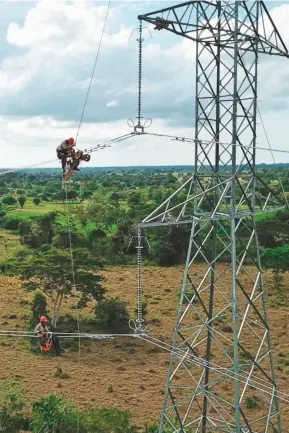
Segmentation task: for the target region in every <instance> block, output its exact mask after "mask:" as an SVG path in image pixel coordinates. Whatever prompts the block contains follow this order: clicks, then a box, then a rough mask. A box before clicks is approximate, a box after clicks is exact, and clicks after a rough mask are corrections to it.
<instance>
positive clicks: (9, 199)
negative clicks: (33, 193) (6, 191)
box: [2, 195, 17, 206]
mask: <svg viewBox="0 0 289 433" xmlns="http://www.w3.org/2000/svg"><path fill="white" fill-rule="evenodd" d="M2 203H3V204H6V205H7V206H12V205H13V204H16V203H17V200H16V198H14V197H12V196H11V195H6V197H3V198H2Z"/></svg>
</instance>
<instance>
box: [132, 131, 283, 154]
mask: <svg viewBox="0 0 289 433" xmlns="http://www.w3.org/2000/svg"><path fill="white" fill-rule="evenodd" d="M139 135H152V136H154V137H165V138H171V139H173V140H176V141H180V142H188V143H194V142H197V143H201V144H207V145H210V144H212V143H215V144H220V145H223V146H232V145H233V144H234V145H235V146H237V147H241V148H244V149H257V150H266V151H267V152H279V153H289V150H284V149H272V148H271V149H268V147H259V146H244V145H243V144H239V143H228V142H222V141H217V140H202V139H200V138H189V137H181V136H177V135H169V134H158V133H153V132H142V133H141V134H139Z"/></svg>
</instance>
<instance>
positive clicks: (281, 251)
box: [261, 245, 289, 290]
mask: <svg viewBox="0 0 289 433" xmlns="http://www.w3.org/2000/svg"><path fill="white" fill-rule="evenodd" d="M261 262H262V265H263V267H264V268H266V269H271V270H272V272H273V278H274V283H275V288H276V289H277V290H278V289H282V282H283V276H282V274H283V273H284V272H288V271H289V245H284V246H282V247H278V248H267V249H265V250H264V252H263V254H262V255H261Z"/></svg>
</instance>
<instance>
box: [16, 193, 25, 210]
mask: <svg viewBox="0 0 289 433" xmlns="http://www.w3.org/2000/svg"><path fill="white" fill-rule="evenodd" d="M26 200H27V198H26V197H24V195H21V196H20V197H18V201H19V204H20V206H21V209H23V207H24V204H25V202H26Z"/></svg>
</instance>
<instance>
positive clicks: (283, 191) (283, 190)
mask: <svg viewBox="0 0 289 433" xmlns="http://www.w3.org/2000/svg"><path fill="white" fill-rule="evenodd" d="M257 110H258V113H259V116H260V120H261V124H262V127H263V130H264V133H265V137H266V140H267V143H268V146H269V148H270V151H271V156H272V159H273V162H274V164H275V165H276V160H275V157H274V153H273V152H272V148H271V143H270V140H269V136H268V134H267V130H266V128H265V124H264V122H263V118H262V114H261V111H260V108H259V105H258V104H257ZM276 174H277V177H278V179H279V182H280V185H281V189H282V193H283V196H284V199H285V202H286V206H287V209H289V203H288V199H287V197H286V193H285V189H284V186H283V183H282V180H281V177H280V175H279V173H278V171H277V170H276Z"/></svg>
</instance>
